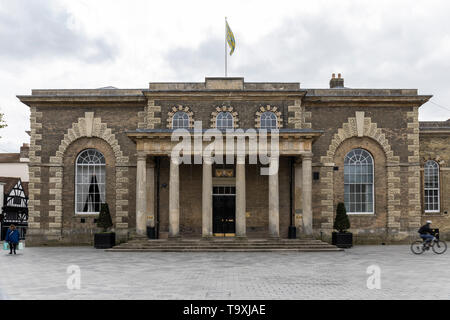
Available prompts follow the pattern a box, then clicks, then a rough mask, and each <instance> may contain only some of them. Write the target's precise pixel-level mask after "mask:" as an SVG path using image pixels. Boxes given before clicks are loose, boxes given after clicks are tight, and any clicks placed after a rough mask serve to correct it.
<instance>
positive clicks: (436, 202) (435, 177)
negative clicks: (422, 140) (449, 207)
mask: <svg viewBox="0 0 450 320" xmlns="http://www.w3.org/2000/svg"><path fill="white" fill-rule="evenodd" d="M440 206H441V204H440V185H439V165H438V164H437V163H436V162H435V161H428V162H427V163H425V166H424V209H425V212H440V211H441V208H440Z"/></svg>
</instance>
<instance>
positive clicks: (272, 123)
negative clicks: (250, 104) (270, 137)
mask: <svg viewBox="0 0 450 320" xmlns="http://www.w3.org/2000/svg"><path fill="white" fill-rule="evenodd" d="M277 128H278V118H277V116H276V114H275V113H273V112H272V111H267V112H264V113H263V114H261V129H267V130H272V129H277Z"/></svg>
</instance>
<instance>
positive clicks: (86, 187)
mask: <svg viewBox="0 0 450 320" xmlns="http://www.w3.org/2000/svg"><path fill="white" fill-rule="evenodd" d="M105 165H106V162H105V157H104V156H103V154H102V153H100V152H99V151H97V150H95V149H88V150H84V151H83V152H81V153H80V155H79V156H78V158H77V161H76V167H75V168H76V169H75V212H76V213H77V214H97V213H99V212H100V205H101V204H102V203H104V202H105V199H106V198H105V182H106V176H105V172H106V170H105Z"/></svg>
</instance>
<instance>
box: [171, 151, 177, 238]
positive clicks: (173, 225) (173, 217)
mask: <svg viewBox="0 0 450 320" xmlns="http://www.w3.org/2000/svg"><path fill="white" fill-rule="evenodd" d="M179 236H180V159H179V158H171V159H170V180H169V237H171V238H177V237H179Z"/></svg>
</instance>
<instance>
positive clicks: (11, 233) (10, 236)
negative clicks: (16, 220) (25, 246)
mask: <svg viewBox="0 0 450 320" xmlns="http://www.w3.org/2000/svg"><path fill="white" fill-rule="evenodd" d="M19 240H20V235H19V231H18V230H17V229H16V226H15V225H13V224H12V225H11V226H10V227H9V229H8V231H7V232H6V239H5V241H6V242H8V243H9V254H13V251H14V254H16V249H17V245H18V244H19Z"/></svg>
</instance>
